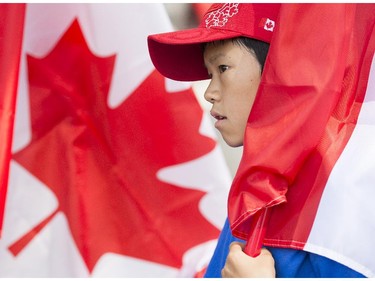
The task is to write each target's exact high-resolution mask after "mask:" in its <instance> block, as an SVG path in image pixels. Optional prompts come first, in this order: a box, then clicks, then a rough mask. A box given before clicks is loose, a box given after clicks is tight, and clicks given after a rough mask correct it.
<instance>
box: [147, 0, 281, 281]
mask: <svg viewBox="0 0 375 281" xmlns="http://www.w3.org/2000/svg"><path fill="white" fill-rule="evenodd" d="M279 6H280V5H279V4H268V5H262V4H258V5H251V4H236V3H231V4H214V5H212V6H211V8H210V9H209V10H208V11H207V13H206V15H205V18H204V20H203V21H202V23H201V25H200V27H199V28H197V29H193V30H187V31H179V32H173V33H168V34H157V35H153V36H150V37H149V51H150V55H151V58H152V60H153V63H154V65H155V67H156V68H157V69H158V70H159V71H160V72H161V73H162V74H163V75H164V76H166V77H168V78H171V79H174V80H180V81H196V80H204V79H211V82H210V84H209V86H208V88H207V90H206V92H205V99H206V100H207V101H208V102H210V103H211V104H212V109H211V112H210V113H211V115H212V116H213V117H214V118H215V119H216V120H217V121H216V123H215V127H216V128H217V129H218V130H219V131H220V133H221V135H222V137H223V139H224V140H225V142H226V143H227V144H228V145H230V146H232V147H237V146H242V145H243V138H244V132H245V128H246V123H247V119H248V116H249V113H250V111H251V107H252V105H253V102H254V99H255V96H256V93H257V90H258V86H259V83H260V80H261V74H262V70H263V67H264V63H265V61H266V56H267V52H268V48H269V42H270V41H271V37H272V33H273V28H274V24H275V21H276V18H277V14H278V9H279ZM227 230H228V229H226V231H227ZM232 241H234V238H233V237H231V238H230V239H229V240H228V241H227V242H232ZM224 247H225V249H223V253H224V255H223V256H222V260H221V262H220V265H219V267H217V266H216V267H215V266H213V267H214V269H213V271H214V272H213V276H215V275H216V276H217V275H219V276H220V273H221V269H222V267H223V264H222V263H223V262H224V261H225V259H226V254H227V252H228V245H225V246H224ZM236 247H240V248H241V244H233V245H232V246H231V248H233V249H234V250H233V251H234V252H235V251H236ZM220 248H221V247H220ZM218 249H219V247H218ZM248 258H249V259H251V260H252V261H253V263H254V264H253V266H251V264H250V263H248V264H247V265H248V266H247V267H246V270H247V271H249V276H254V277H260V276H263V277H274V276H275V273H274V266H273V259H272V256H271V255H270V253H269V252H268V251H267V250H265V249H264V250H263V251H262V253H261V255H260V256H258V257H257V258H256V259H252V258H250V257H248ZM211 267H212V266H211ZM209 271H211V269H209ZM208 273H209V272H208ZM222 274H223V277H230V276H233V277H236V276H237V275H236V272H235V269H234V265H231V264H229V265H228V266H227V267H226V268H225V269H224V270H223V272H222ZM239 274H241V272H239ZM244 274H245V275H247V274H246V272H245V273H244Z"/></svg>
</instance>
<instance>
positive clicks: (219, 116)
mask: <svg viewBox="0 0 375 281" xmlns="http://www.w3.org/2000/svg"><path fill="white" fill-rule="evenodd" d="M210 113H211V116H212V117H213V118H215V119H216V120H218V121H220V120H224V119H227V118H226V117H225V116H223V115H220V114H219V113H217V112H215V111H211V112H210Z"/></svg>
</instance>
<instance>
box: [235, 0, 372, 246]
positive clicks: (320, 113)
mask: <svg viewBox="0 0 375 281" xmlns="http://www.w3.org/2000/svg"><path fill="white" fill-rule="evenodd" d="M371 9H373V6H372V7H371V6H369V7H368V8H366V7H365V6H360V7H359V6H356V5H354V4H342V5H337V4H335V5H328V4H323V5H318V4H300V5H298V4H285V5H283V6H282V8H281V10H280V15H279V21H278V22H279V24H278V26H277V27H276V30H275V34H274V37H273V41H272V43H271V47H270V52H269V56H268V61H267V63H266V66H265V70H264V73H263V79H262V82H261V85H260V87H259V90H258V94H257V98H256V101H255V104H254V106H253V109H252V112H251V114H250V117H249V122H248V125H247V129H246V135H245V141H244V155H243V157H242V160H241V163H240V166H239V169H238V172H237V174H236V176H235V179H234V181H233V185H232V189H231V192H230V195H229V205H228V207H229V219H230V222H231V227H232V230H233V233H234V235H236V236H238V237H240V238H243V239H248V238H249V237H251V234H252V233H251V231H252V230H251V229H250V226H251V225H254V224H256V223H254V222H252V220H253V218H254V214H255V213H257V212H259V211H261V210H262V209H264V208H267V207H271V206H275V205H278V204H280V203H283V202H285V201H288V202H287V204H281V205H279V206H277V207H275V208H276V209H274V208H272V209H273V210H272V212H271V213H270V216H271V220H270V223H269V227H268V229H267V235H266V238H267V237H268V238H269V239H268V241H269V243H268V244H270V245H274V246H275V245H278V246H288V247H295V248H301V247H303V245H304V244H303V243H304V242H303V241H306V239H307V235H308V232H309V229H310V227H311V224H312V221H313V220H314V216H315V212H316V209H317V206H318V204H319V198H320V196H321V194H322V190H323V189H324V185H325V182H326V181H327V178H328V176H329V174H330V170H331V169H332V167H333V165H334V163H335V162H336V160H337V158H338V157H339V155H340V153H341V151H342V150H343V148H344V147H345V145H346V143H347V141H348V139H349V138H350V135H351V132H352V131H353V128H354V125H355V122H356V119H357V117H358V106H357V103H358V102H359V103H360V102H362V101H363V97H364V90H363V89H365V88H364V87H362V86H361V85H359V84H358V79H360V78H358V77H359V75H363V77H365V76H366V75H367V76H368V71H369V65H370V64H369V63H368V60H366V61H364V60H363V56H364V55H365V54H366V52H371V48H372V47H371V46H370V43H369V40H368V38H370V37H369V34H371V32H372V28H373V15H371V13H369V12H368V11H371ZM372 52H373V50H372ZM366 56H367V55H366ZM367 57H369V56H367ZM360 71H362V72H360ZM365 72H366V73H365ZM367 76H366V77H367ZM365 82H366V81H365ZM359 86H361V87H359ZM332 151H334V153H333V152H332ZM276 210H277V211H276ZM309 225H310V226H309ZM270 228H271V229H270ZM287 241H288V242H287ZM298 241H299V242H298Z"/></svg>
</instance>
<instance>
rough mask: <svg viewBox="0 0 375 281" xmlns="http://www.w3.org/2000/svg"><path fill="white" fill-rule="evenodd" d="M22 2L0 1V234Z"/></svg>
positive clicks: (19, 42)
mask: <svg viewBox="0 0 375 281" xmlns="http://www.w3.org/2000/svg"><path fill="white" fill-rule="evenodd" d="M24 15H25V4H0V62H1V63H0V140H1V145H0V236H1V229H2V224H3V216H4V207H5V198H6V193H7V185H8V173H9V163H10V158H11V145H12V136H13V123H14V114H15V105H16V96H17V85H18V83H17V79H18V73H19V63H20V53H21V44H22V34H23V23H24Z"/></svg>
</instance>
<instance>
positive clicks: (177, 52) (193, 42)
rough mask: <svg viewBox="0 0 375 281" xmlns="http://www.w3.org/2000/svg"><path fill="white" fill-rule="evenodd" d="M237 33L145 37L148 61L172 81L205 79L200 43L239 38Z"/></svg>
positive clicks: (208, 31) (197, 32) (214, 31)
mask: <svg viewBox="0 0 375 281" xmlns="http://www.w3.org/2000/svg"><path fill="white" fill-rule="evenodd" d="M241 35H242V34H240V33H238V32H233V31H228V30H220V29H208V28H194V29H187V30H180V31H175V32H168V33H161V34H155V35H150V36H148V48H149V53H150V57H151V60H152V62H153V64H154V66H155V67H156V69H158V70H159V72H160V73H161V74H162V75H164V76H165V77H168V78H170V79H173V80H178V81H197V80H204V79H208V78H209V77H208V73H207V70H206V68H205V66H204V62H203V49H202V43H207V42H211V41H216V40H224V39H230V38H234V37H238V36H241Z"/></svg>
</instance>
